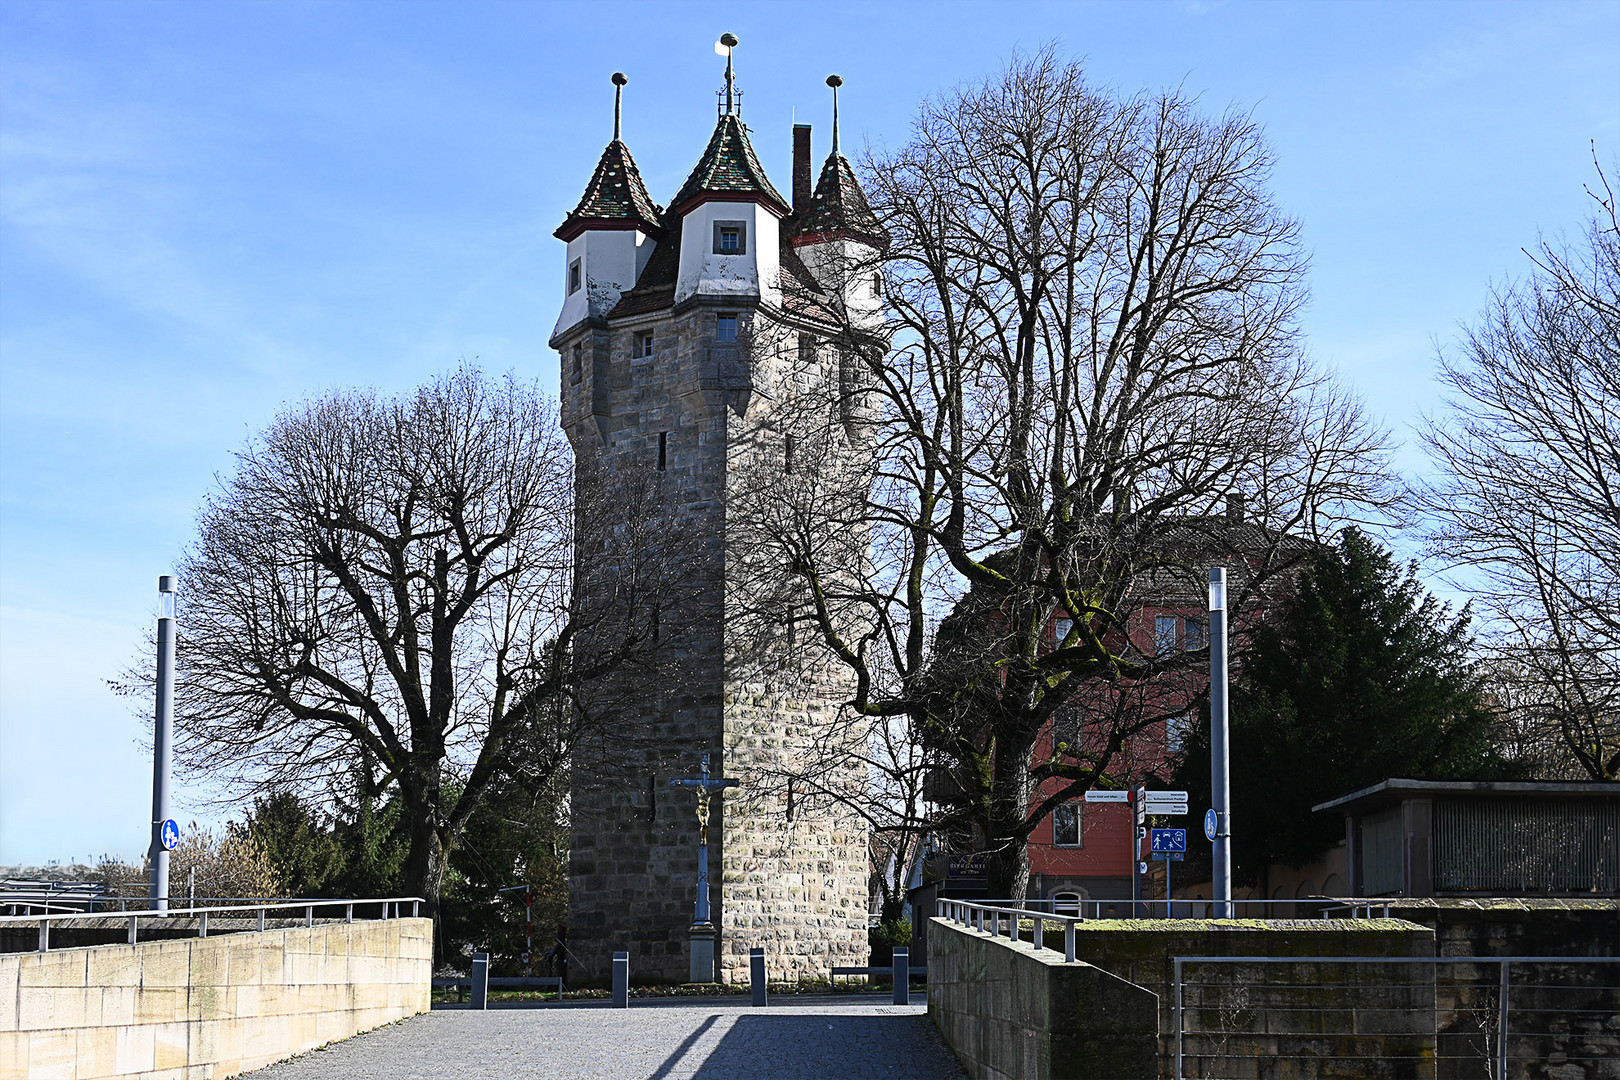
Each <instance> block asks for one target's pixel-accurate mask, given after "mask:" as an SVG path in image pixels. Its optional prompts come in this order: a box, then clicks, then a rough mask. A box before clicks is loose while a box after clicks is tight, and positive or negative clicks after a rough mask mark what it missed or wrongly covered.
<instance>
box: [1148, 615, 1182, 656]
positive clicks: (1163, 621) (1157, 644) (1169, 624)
mask: <svg viewBox="0 0 1620 1080" xmlns="http://www.w3.org/2000/svg"><path fill="white" fill-rule="evenodd" d="M1180 621H1181V620H1180V619H1178V618H1176V617H1175V616H1174V615H1155V616H1154V617H1153V655H1154V656H1168V655H1169V654H1171V653H1173V652H1175V651H1176V643H1177V641H1178V640H1179V634H1178V626H1177V624H1178V623H1179V622H1180ZM1166 631H1169V633H1168V634H1167V633H1166Z"/></svg>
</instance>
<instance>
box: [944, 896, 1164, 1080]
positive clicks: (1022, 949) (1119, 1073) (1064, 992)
mask: <svg viewBox="0 0 1620 1080" xmlns="http://www.w3.org/2000/svg"><path fill="white" fill-rule="evenodd" d="M929 935H930V953H929V957H928V1015H929V1017H930V1018H931V1019H932V1020H933V1022H934V1026H935V1027H936V1028H938V1029H939V1033H940V1035H941V1037H943V1038H944V1040H945V1042H946V1045H948V1046H949V1047H950V1048H951V1049H952V1050H953V1051H954V1052H955V1053H956V1056H957V1059H958V1060H959V1061H961V1063H962V1066H963V1067H964V1068H965V1069H966V1070H967V1074H968V1076H970V1077H972V1078H973V1080H1067V1078H1070V1077H1074V1078H1081V1077H1085V1078H1092V1077H1108V1078H1109V1080H1148V1078H1151V1077H1155V1076H1157V1075H1158V1064H1157V1058H1158V1045H1157V1044H1158V1023H1157V1017H1158V1007H1159V1004H1158V997H1157V996H1156V995H1155V994H1154V993H1153V992H1152V991H1150V990H1145V989H1143V988H1142V987H1140V986H1136V985H1133V984H1132V983H1130V982H1127V981H1126V980H1124V979H1121V978H1118V977H1117V976H1115V975H1111V974H1109V973H1108V972H1106V971H1103V970H1102V969H1101V968H1098V967H1096V966H1094V965H1092V964H1087V963H1084V962H1077V963H1073V964H1068V963H1064V962H1063V955H1062V954H1061V953H1054V952H1052V951H1051V950H1049V949H1036V948H1035V947H1034V946H1033V945H1031V944H1030V943H1028V942H1023V941H1018V942H1014V941H1009V940H1007V939H1006V938H996V937H991V936H990V935H989V934H987V933H983V932H981V931H978V930H973V929H971V928H969V927H963V926H958V925H956V924H955V923H952V922H949V921H947V920H945V919H934V920H933V926H932V927H931V928H930V930H929Z"/></svg>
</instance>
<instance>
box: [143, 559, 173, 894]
mask: <svg viewBox="0 0 1620 1080" xmlns="http://www.w3.org/2000/svg"><path fill="white" fill-rule="evenodd" d="M174 596H175V578H174V575H173V574H164V575H163V576H162V577H160V578H158V621H157V706H156V708H155V710H154V711H153V715H152V846H151V848H150V849H149V855H150V860H151V864H152V907H153V909H154V910H156V911H167V910H168V908H169V848H170V847H171V846H173V842H174V839H175V838H174V836H173V831H174V830H173V829H172V828H171V827H169V824H168V823H169V775H170V772H171V771H172V766H173V764H174Z"/></svg>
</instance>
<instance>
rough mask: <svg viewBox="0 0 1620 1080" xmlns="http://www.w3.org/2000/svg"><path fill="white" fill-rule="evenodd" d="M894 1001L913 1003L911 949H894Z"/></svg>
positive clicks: (901, 1003)
mask: <svg viewBox="0 0 1620 1080" xmlns="http://www.w3.org/2000/svg"><path fill="white" fill-rule="evenodd" d="M894 1003H895V1004H896V1005H910V1004H911V950H910V949H896V950H894Z"/></svg>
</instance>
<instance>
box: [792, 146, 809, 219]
mask: <svg viewBox="0 0 1620 1080" xmlns="http://www.w3.org/2000/svg"><path fill="white" fill-rule="evenodd" d="M810 187H811V185H810V125H809V124H794V125H793V212H794V213H795V214H802V213H804V212H805V211H806V210H808V209H809V208H810Z"/></svg>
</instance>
